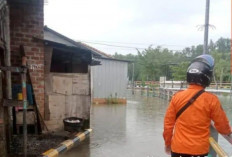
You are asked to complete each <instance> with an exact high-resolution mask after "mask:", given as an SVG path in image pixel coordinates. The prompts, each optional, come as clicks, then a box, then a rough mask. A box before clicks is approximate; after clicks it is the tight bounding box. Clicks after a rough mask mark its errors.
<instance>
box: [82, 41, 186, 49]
mask: <svg viewBox="0 0 232 157" xmlns="http://www.w3.org/2000/svg"><path fill="white" fill-rule="evenodd" d="M81 42H85V43H90V44H96V45H102V46H110V47H115V48H123V49H125V48H126V49H135V50H145V49H148V48H142V47H131V46H122V45H113V44H105V43H97V42H88V41H81ZM161 49H165V48H161ZM168 50H170V51H182V50H171V49H168Z"/></svg>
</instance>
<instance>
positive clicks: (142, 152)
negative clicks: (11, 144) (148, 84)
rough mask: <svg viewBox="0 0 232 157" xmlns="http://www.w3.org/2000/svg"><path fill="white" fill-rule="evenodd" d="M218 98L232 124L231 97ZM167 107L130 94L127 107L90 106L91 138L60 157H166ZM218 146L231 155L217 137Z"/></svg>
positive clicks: (226, 144)
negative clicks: (164, 123) (164, 132)
mask: <svg viewBox="0 0 232 157" xmlns="http://www.w3.org/2000/svg"><path fill="white" fill-rule="evenodd" d="M219 98H220V99H221V101H222V104H223V107H224V109H225V111H226V112H227V115H228V117H229V118H230V121H231V122H232V114H231V113H232V112H231V111H232V104H231V102H232V98H231V96H223V95H221V96H219ZM167 106H168V101H166V100H163V99H160V98H157V97H148V98H147V97H144V96H143V97H141V95H140V92H138V93H136V95H135V96H132V95H131V94H130V91H129V92H128V102H127V105H93V106H92V113H91V128H92V129H93V132H92V133H91V135H90V138H87V139H86V140H85V141H83V142H82V143H81V144H79V145H78V146H77V147H75V148H73V149H72V150H70V151H68V152H66V153H65V154H64V155H63V156H62V157H167V156H168V155H166V154H165V153H164V141H163V138H162V132H163V117H164V114H165V111H166V108H167ZM231 124H232V123H231ZM219 143H220V144H221V145H222V146H223V148H224V149H225V150H226V152H228V153H229V154H230V155H232V146H231V145H229V144H228V142H227V141H225V140H223V138H221V137H219Z"/></svg>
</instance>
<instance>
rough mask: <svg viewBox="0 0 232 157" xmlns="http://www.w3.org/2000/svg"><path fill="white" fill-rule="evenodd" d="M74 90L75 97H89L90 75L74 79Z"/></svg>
mask: <svg viewBox="0 0 232 157" xmlns="http://www.w3.org/2000/svg"><path fill="white" fill-rule="evenodd" d="M72 84H73V89H72V93H73V94H74V95H89V94H90V88H89V85H90V82H89V78H88V75H79V76H78V75H77V76H74V77H73V82H72Z"/></svg>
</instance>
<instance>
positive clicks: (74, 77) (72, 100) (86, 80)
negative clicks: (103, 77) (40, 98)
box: [45, 47, 91, 131]
mask: <svg viewBox="0 0 232 157" xmlns="http://www.w3.org/2000/svg"><path fill="white" fill-rule="evenodd" d="M52 51H53V49H52V48H51V47H46V48H45V120H46V121H45V123H46V124H47V126H48V128H49V130H54V131H55V130H59V129H62V128H63V119H64V118H66V117H79V118H83V119H85V120H87V121H89V117H90V104H91V94H90V72H88V73H54V72H50V67H51V57H52Z"/></svg>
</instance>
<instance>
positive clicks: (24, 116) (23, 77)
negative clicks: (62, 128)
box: [20, 45, 27, 157]
mask: <svg viewBox="0 0 232 157" xmlns="http://www.w3.org/2000/svg"><path fill="white" fill-rule="evenodd" d="M20 51H21V53H22V67H23V68H25V69H26V66H27V57H26V56H25V53H24V48H23V46H22V45H20ZM26 72H27V71H24V72H23V73H22V74H21V79H22V80H21V81H22V95H23V153H24V157H26V156H27V83H26Z"/></svg>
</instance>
